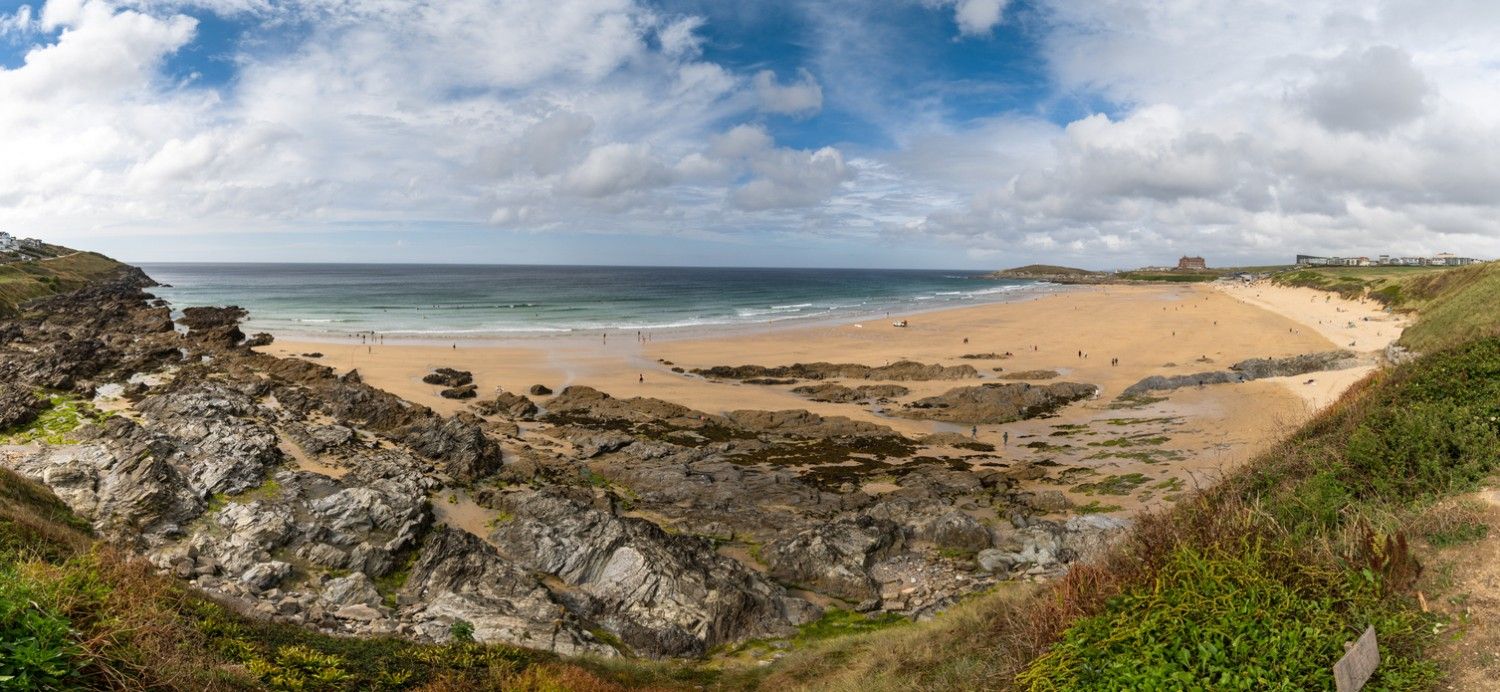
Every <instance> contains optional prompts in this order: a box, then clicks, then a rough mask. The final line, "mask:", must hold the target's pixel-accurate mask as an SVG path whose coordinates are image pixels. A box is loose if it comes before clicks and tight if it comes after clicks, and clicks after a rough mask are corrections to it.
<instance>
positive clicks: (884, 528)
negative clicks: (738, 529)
mask: <svg viewBox="0 0 1500 692" xmlns="http://www.w3.org/2000/svg"><path fill="white" fill-rule="evenodd" d="M903 544H904V539H903V537H902V533H901V529H900V527H898V526H896V523H895V522H893V521H890V520H888V519H875V518H873V517H869V516H860V517H858V518H856V519H841V520H839V521H835V522H830V523H827V524H823V525H821V526H817V527H815V528H812V529H809V530H807V531H803V532H801V533H798V534H796V535H794V536H791V537H789V538H786V539H783V540H779V541H773V542H771V543H767V544H766V545H765V546H763V547H762V548H761V551H760V555H761V559H762V560H764V561H765V563H766V567H767V569H768V570H769V573H770V574H771V576H772V577H774V578H776V579H777V580H779V581H782V582H788V583H792V584H797V585H800V586H804V587H807V588H810V589H812V590H814V591H818V592H821V593H826V594H829V595H833V596H837V597H839V598H842V599H844V600H846V601H851V602H855V603H861V602H866V601H872V600H873V599H875V598H877V597H878V595H879V587H878V585H877V584H876V583H875V581H874V580H873V579H871V578H870V574H869V569H870V567H871V566H872V565H873V564H874V563H876V562H878V561H880V560H882V559H885V558H887V557H890V556H891V555H894V554H895V553H896V552H898V551H900V550H901V548H902V546H903Z"/></svg>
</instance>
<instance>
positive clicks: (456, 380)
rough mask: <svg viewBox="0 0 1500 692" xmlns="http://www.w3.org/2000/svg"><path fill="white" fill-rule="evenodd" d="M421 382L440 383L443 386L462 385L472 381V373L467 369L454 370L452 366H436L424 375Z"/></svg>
mask: <svg viewBox="0 0 1500 692" xmlns="http://www.w3.org/2000/svg"><path fill="white" fill-rule="evenodd" d="M422 381H423V382H426V383H427V384H436V385H442V386H444V387H449V388H453V387H462V386H464V385H466V384H472V383H473V382H474V373H472V372H469V371H468V370H454V369H453V368H438V369H436V370H434V371H432V372H430V373H428V374H427V375H426V376H425V377H423V378H422Z"/></svg>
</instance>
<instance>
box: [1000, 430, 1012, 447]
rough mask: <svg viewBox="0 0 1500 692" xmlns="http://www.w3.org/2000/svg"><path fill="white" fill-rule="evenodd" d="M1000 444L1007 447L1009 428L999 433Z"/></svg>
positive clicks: (1008, 443)
mask: <svg viewBox="0 0 1500 692" xmlns="http://www.w3.org/2000/svg"><path fill="white" fill-rule="evenodd" d="M1000 445H1001V446H1003V447H1009V446H1010V431H1009V430H1007V431H1005V432H1004V433H1001V435H1000Z"/></svg>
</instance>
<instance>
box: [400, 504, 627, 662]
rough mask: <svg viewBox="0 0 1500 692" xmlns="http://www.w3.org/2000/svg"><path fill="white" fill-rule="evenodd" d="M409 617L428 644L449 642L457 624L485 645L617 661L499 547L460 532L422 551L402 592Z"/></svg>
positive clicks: (438, 536)
mask: <svg viewBox="0 0 1500 692" xmlns="http://www.w3.org/2000/svg"><path fill="white" fill-rule="evenodd" d="M400 600H401V602H403V603H410V604H413V606H412V608H410V609H409V610H408V611H406V612H405V615H406V617H408V619H410V620H412V621H413V622H415V623H416V628H417V630H418V632H420V633H422V634H423V636H425V637H426V638H428V639H432V640H436V641H442V640H444V639H446V638H447V637H448V631H449V627H450V626H451V625H452V623H453V622H454V621H456V620H463V621H465V622H468V623H469V624H471V625H473V626H474V638H475V640H477V641H481V642H504V643H507V644H515V645H518V646H529V647H535V648H542V649H548V650H551V651H556V652H558V653H561V654H567V655H577V654H583V653H600V654H614V653H616V652H615V650H614V649H613V648H612V647H609V646H607V645H605V644H603V643H601V642H599V641H597V640H596V639H595V638H594V637H593V636H592V635H590V634H589V633H588V631H587V628H586V627H585V626H584V625H583V623H581V622H580V621H579V620H578V618H576V617H575V616H574V615H573V614H572V613H570V612H569V611H568V610H567V609H566V608H565V607H563V606H562V604H560V603H557V602H556V601H555V600H554V599H553V598H552V595H551V593H550V592H548V591H547V589H546V588H545V587H544V586H542V585H541V583H540V582H538V581H537V579H536V577H535V576H533V575H532V574H531V573H529V572H528V571H526V570H524V569H522V568H520V567H518V566H516V565H514V564H512V563H510V562H508V561H507V560H505V559H504V558H502V557H500V554H499V553H497V552H496V551H495V548H494V547H493V546H490V545H489V544H487V543H485V542H484V541H482V540H480V539H479V538H477V537H475V536H473V535H471V534H468V533H465V532H463V531H459V530H457V529H444V530H440V531H434V532H433V533H432V534H431V535H430V536H429V537H428V538H427V540H426V541H425V542H424V543H423V545H422V548H421V551H420V552H419V553H418V555H417V560H416V562H415V563H413V564H412V568H411V574H410V575H409V576H408V577H407V579H406V584H405V585H404V586H403V587H402V589H401V592H400Z"/></svg>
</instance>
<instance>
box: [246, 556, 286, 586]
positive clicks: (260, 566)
mask: <svg viewBox="0 0 1500 692" xmlns="http://www.w3.org/2000/svg"><path fill="white" fill-rule="evenodd" d="M291 573H292V566H291V565H289V564H287V563H285V562H279V561H272V562H260V563H256V564H254V565H251V566H250V568H249V569H247V570H245V572H244V573H243V574H241V575H240V583H241V584H244V585H245V586H246V587H248V588H250V589H252V590H254V591H265V590H267V589H270V588H272V587H274V586H276V585H277V584H280V583H281V580H283V579H285V578H287V577H288V576H290V575H291Z"/></svg>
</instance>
